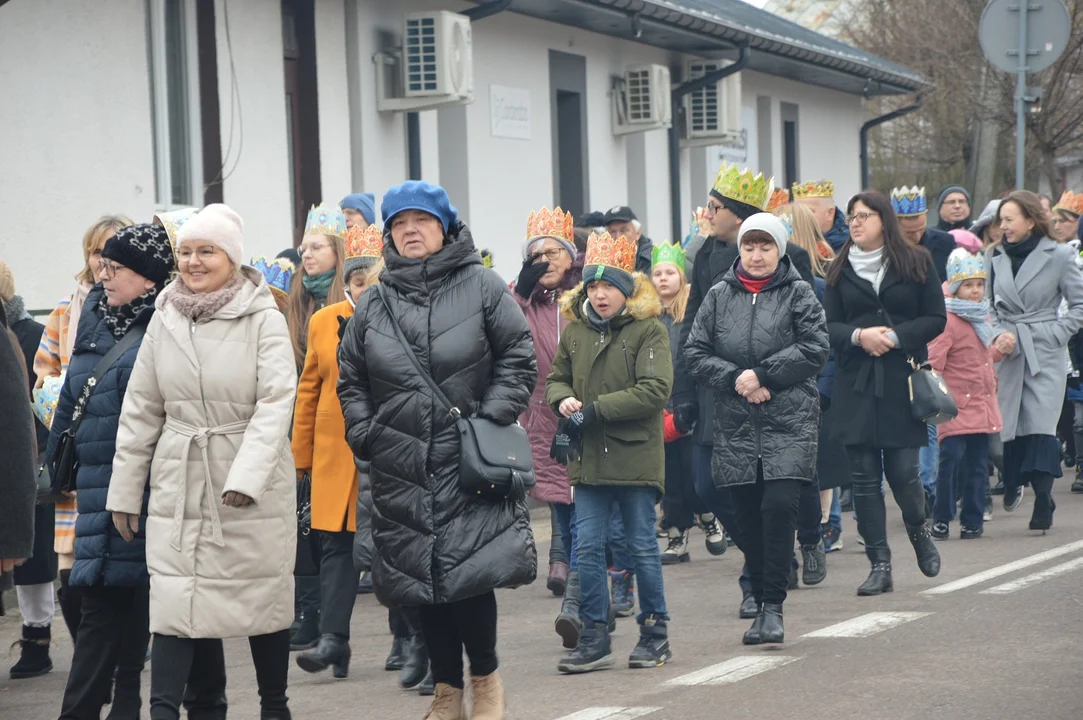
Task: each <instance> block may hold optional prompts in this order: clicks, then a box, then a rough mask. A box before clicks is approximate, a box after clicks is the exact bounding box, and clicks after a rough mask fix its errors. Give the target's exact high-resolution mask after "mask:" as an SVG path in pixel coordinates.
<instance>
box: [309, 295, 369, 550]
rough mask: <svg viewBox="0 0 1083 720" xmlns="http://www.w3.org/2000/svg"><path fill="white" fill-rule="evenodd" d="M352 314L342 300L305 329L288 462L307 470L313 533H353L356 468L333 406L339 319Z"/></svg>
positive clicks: (318, 314)
mask: <svg viewBox="0 0 1083 720" xmlns="http://www.w3.org/2000/svg"><path fill="white" fill-rule="evenodd" d="M352 315H353V308H352V307H350V303H349V302H348V301H346V300H343V301H342V302H340V303H335V304H334V305H328V306H327V307H325V308H323V309H322V310H319V311H317V312H316V313H315V314H314V315H313V316H312V319H311V320H310V321H309V324H308V352H307V353H306V355H305V369H304V370H303V371H302V372H301V381H300V383H299V384H298V386H297V407H296V409H295V410H294V415H293V458H294V464H295V465H296V466H297V469H298V470H309V469H311V471H312V528H313V529H314V530H326V531H328V532H341V531H342V530H349V531H350V532H354V531H356V529H357V466H356V465H354V459H353V452H352V451H351V450H350V446H349V445H347V444H346V421H345V420H344V419H343V417H342V406H341V405H339V402H338V391H337V389H336V387H337V385H338V318H339V316H342V317H345V318H349V317H351V316H352ZM344 525H345V527H344Z"/></svg>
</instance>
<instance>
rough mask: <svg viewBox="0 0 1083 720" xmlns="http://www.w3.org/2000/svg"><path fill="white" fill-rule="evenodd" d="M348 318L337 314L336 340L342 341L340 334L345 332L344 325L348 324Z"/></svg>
mask: <svg viewBox="0 0 1083 720" xmlns="http://www.w3.org/2000/svg"><path fill="white" fill-rule="evenodd" d="M349 323H350V318H348V317H342V316H341V315H339V316H338V341H339V342H342V336H343V335H345V334H346V326H347V325H349Z"/></svg>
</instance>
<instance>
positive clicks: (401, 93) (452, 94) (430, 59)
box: [373, 10, 474, 112]
mask: <svg viewBox="0 0 1083 720" xmlns="http://www.w3.org/2000/svg"><path fill="white" fill-rule="evenodd" d="M373 62H375V63H377V65H378V67H377V72H376V92H377V107H378V108H379V109H380V110H381V111H383V112H403V111H412V110H428V109H432V108H437V107H443V106H447V105H465V104H467V103H471V102H473V101H474V58H473V51H472V42H471V32H470V18H468V17H466V16H465V15H459V14H457V13H453V12H447V11H444V10H441V11H438V12H427V13H408V14H407V15H406V18H405V23H404V26H403V38H402V50H401V52H398V51H396V52H378V53H376V55H375V56H373ZM388 66H398V68H397V69H398V70H399V71H400V72H399V74H398V79H399V87H397V88H394V87H391V86H394V85H395V84H396V83H395V82H394V79H392V80H391V81H390V82H389V81H388V78H387V77H386V74H387V70H386V68H387V67H388Z"/></svg>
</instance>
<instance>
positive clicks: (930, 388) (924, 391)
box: [876, 294, 959, 425]
mask: <svg viewBox="0 0 1083 720" xmlns="http://www.w3.org/2000/svg"><path fill="white" fill-rule="evenodd" d="M876 302H878V303H880V309H881V310H883V311H884V317H885V318H886V319H887V321H888V323H889V324H890V325H891V326H892V327H894V325H895V321H894V320H892V319H891V315H890V314H889V313H888V311H887V308H886V307H884V304H883V303H882V302H880V295H879V294H877V296H876ZM906 362H907V363H908V364H909V365H910V369H911V372H910V378H909V381H908V382H909V384H910V414H911V415H912V416H913V417H914V419H915V420H920V421H921V422H923V423H925V424H926V425H939V424H940V423H945V422H948V421H949V420H954V419H955V418H956V416H957V415H958V414H959V408H958V407H957V406H956V404H955V398H953V397H952V396H951V391H950V390H948V384H947V383H946V382H944V378H943V377H941V375H940V373H938V372H937V371H936V370H933V366H932V365H930V364H929V363H928V362H923V363H919V362H918V361H917V360H915V359H914V357H913V356H912V355H907V356H906Z"/></svg>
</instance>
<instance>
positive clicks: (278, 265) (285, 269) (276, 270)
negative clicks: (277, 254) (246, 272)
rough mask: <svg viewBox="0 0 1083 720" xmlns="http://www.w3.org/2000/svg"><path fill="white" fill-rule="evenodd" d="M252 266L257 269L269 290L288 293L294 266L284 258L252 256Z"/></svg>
mask: <svg viewBox="0 0 1083 720" xmlns="http://www.w3.org/2000/svg"><path fill="white" fill-rule="evenodd" d="M251 265H252V267H254V268H255V269H256V270H259V271H260V273H261V274H262V275H263V277H264V279H265V280H266V281H267V285H268V286H270V288H271V292H272V293H275V294H281V295H289V294H290V282H291V281H292V280H293V273H294V267H293V263H291V262H290V261H289V260H287V259H286V258H275V259H273V260H271V259H269V258H266V257H257V258H252V262H251Z"/></svg>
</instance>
